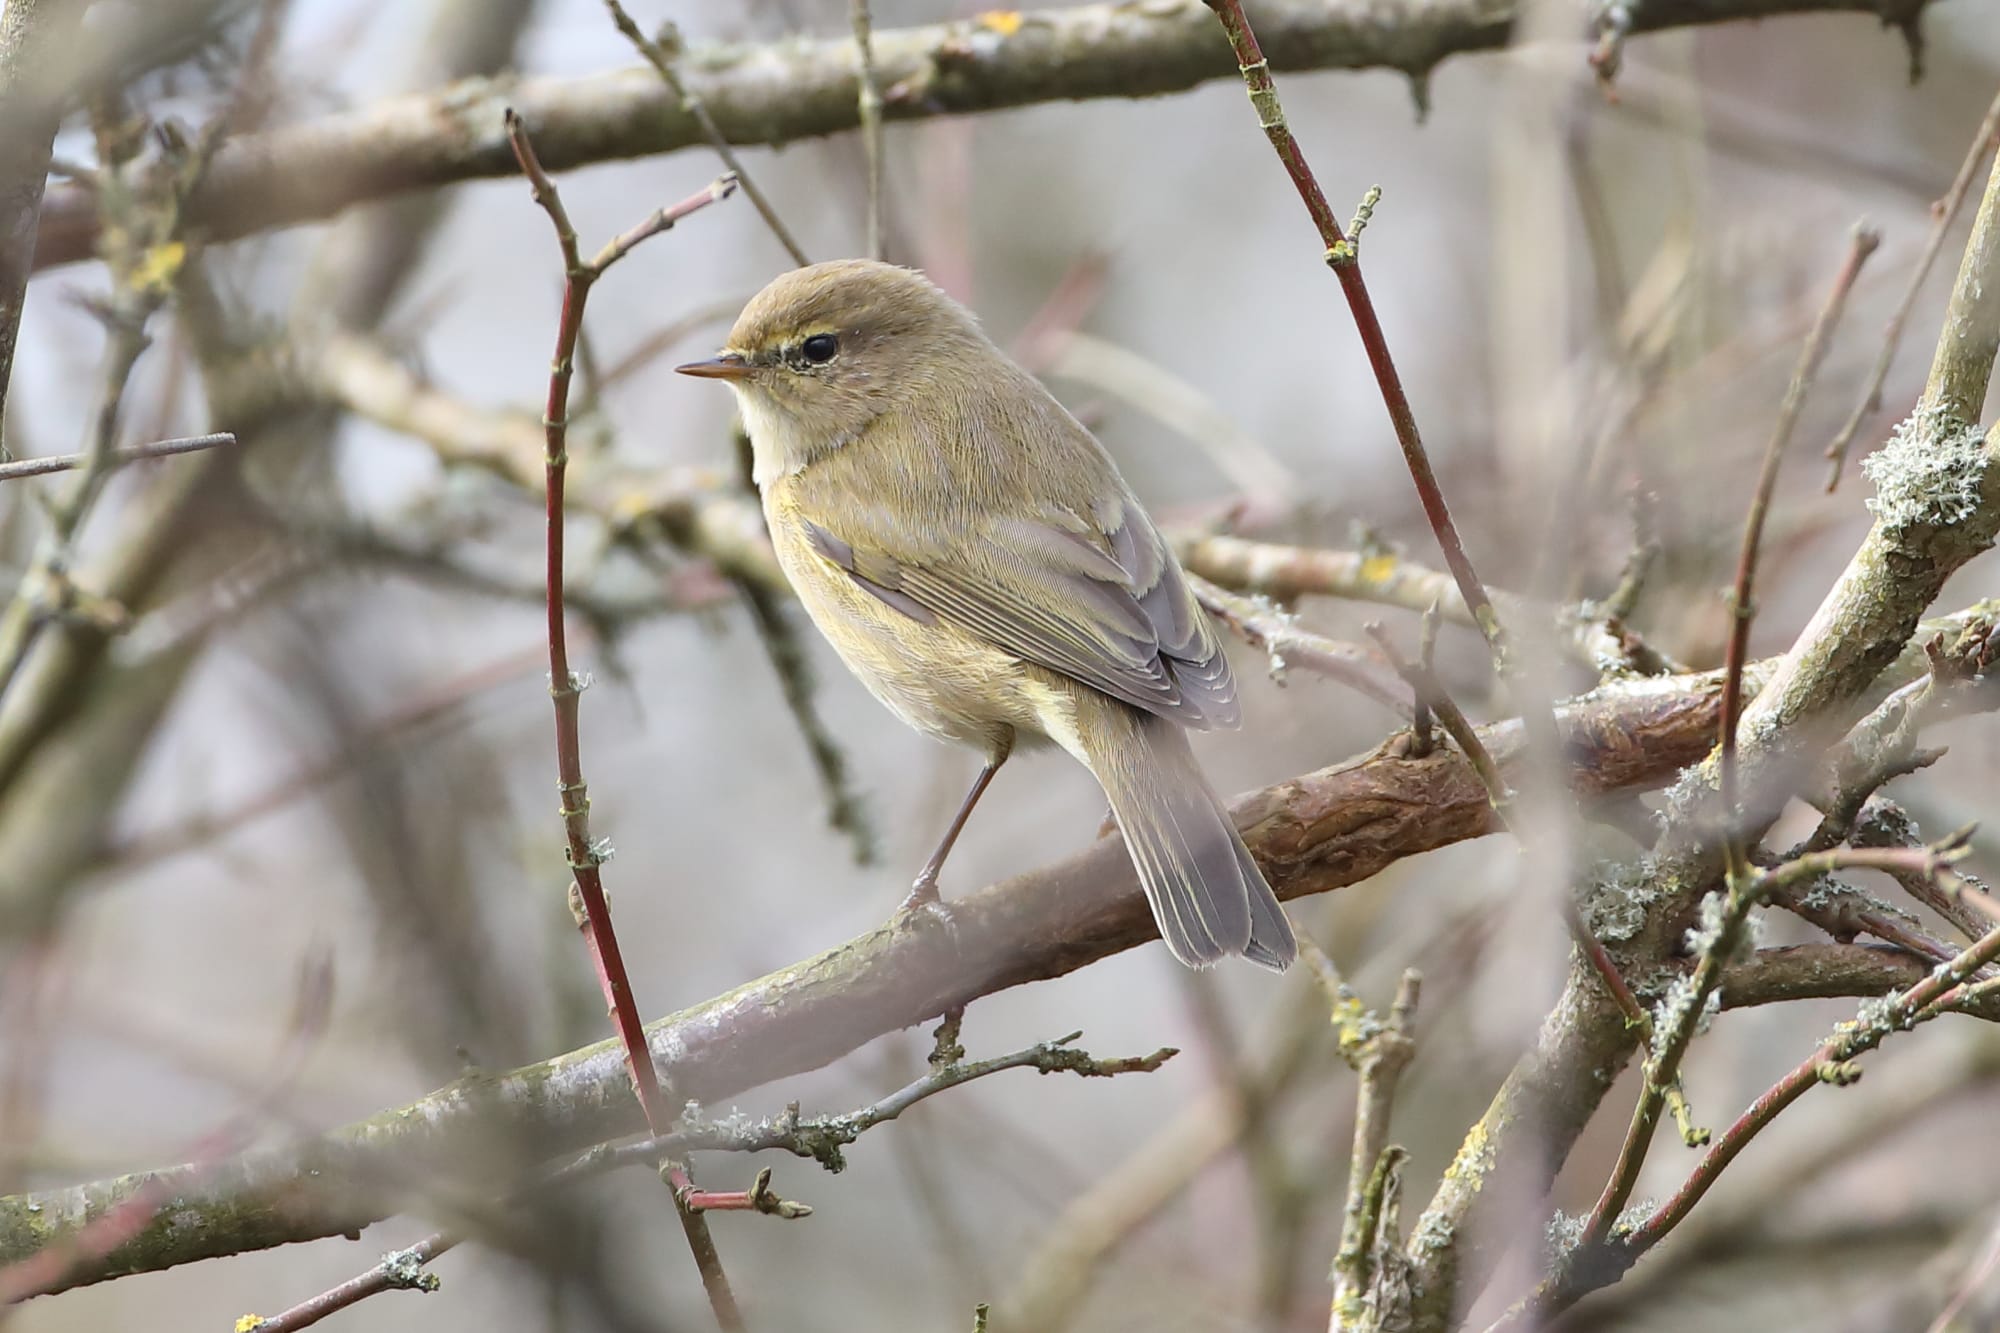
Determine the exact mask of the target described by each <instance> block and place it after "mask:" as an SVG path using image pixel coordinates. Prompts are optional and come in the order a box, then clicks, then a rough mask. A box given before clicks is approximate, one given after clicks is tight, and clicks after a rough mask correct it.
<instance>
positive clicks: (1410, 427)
mask: <svg viewBox="0 0 2000 1333" xmlns="http://www.w3.org/2000/svg"><path fill="white" fill-rule="evenodd" d="M1204 3H1206V4H1207V5H1208V7H1209V8H1210V9H1212V10H1214V11H1215V16H1216V18H1217V19H1219V20H1221V23H1222V30H1223V32H1224V33H1226V34H1227V35H1228V37H1229V45H1230V47H1231V49H1232V50H1234V51H1235V52H1236V63H1237V65H1238V67H1239V68H1240V69H1241V70H1242V72H1243V84H1244V87H1245V88H1247V89H1248V90H1249V93H1250V104H1251V106H1252V107H1254V108H1255V109H1256V112H1257V123H1258V124H1259V125H1261V126H1262V127H1263V129H1264V134H1265V136H1266V137H1267V138H1269V139H1270V141H1271V147H1272V148H1273V149H1274V150H1275V151H1276V152H1277V155H1278V161H1279V162H1280V163H1281V164H1282V165H1283V167H1284V169H1285V174H1286V175H1288V176H1290V177H1291V180H1292V186H1293V188H1294V189H1296V190H1297V191H1298V195H1299V199H1300V200H1301V201H1302V202H1303V203H1304V204H1305V206H1306V212H1307V213H1309V214H1311V216H1312V221H1313V226H1314V227H1315V228H1316V229H1317V230H1318V232H1319V238H1320V243H1321V244H1322V245H1324V246H1325V247H1326V262H1327V266H1328V267H1329V268H1331V269H1332V270H1333V273H1334V276H1335V277H1336V278H1338V279H1339V280H1340V289H1341V292H1342V293H1343V294H1344V295H1345V296H1346V297H1347V304H1348V308H1349V309H1350V310H1351V311H1352V312H1353V315H1354V327H1355V329H1356V331H1357V332H1358V333H1359V334H1360V335H1361V346H1362V348H1363V349H1364V350H1365V351H1366V352H1367V354H1368V364H1369V367H1370V368H1371V369H1372V370H1373V371H1374V372H1375V383H1376V384H1377V386H1378V387H1380V389H1381V391H1382V401H1383V403H1384V405H1386V406H1387V407H1388V409H1389V421H1390V424H1391V425H1393V426H1394V427H1395V431H1396V443H1397V444H1399V445H1400V446H1402V450H1403V461H1404V463H1406V464H1407V465H1408V466H1409V469H1410V479H1411V480H1412V481H1413V482H1415V483H1416V487H1417V498H1418V500H1419V501H1420V502H1421V503H1422V504H1423V509H1424V517H1425V518H1426V519H1428V520H1429V521H1430V525H1431V531H1432V532H1433V533H1434V534H1435V535H1436V537H1437V542H1438V549H1439V550H1440V551H1442V552H1443V553H1444V562H1445V565H1446V567H1447V568H1449V569H1450V570H1451V576H1452V578H1453V580H1454V581H1455V582H1456V583H1457V584H1458V591H1459V595H1460V596H1462V597H1463V598H1464V599H1465V605H1466V607H1467V608H1468V609H1469V610H1470V611H1471V613H1472V619H1473V623H1474V624H1476V625H1477V626H1478V627H1479V632H1480V633H1481V634H1483V635H1484V636H1485V637H1486V641H1487V643H1488V644H1489V645H1491V647H1492V649H1493V652H1494V657H1495V660H1496V661H1502V662H1504V659H1505V658H1506V655H1507V639H1506V632H1505V630H1504V629H1503V628H1502V626H1501V624H1500V616H1499V613H1498V612H1496V611H1495V610H1494V609H1493V602H1492V599H1491V598H1490V597H1488V596H1487V594H1486V586H1485V584H1483V583H1481V582H1480V579H1479V574H1478V571H1476V570H1475V569H1474V568H1473V566H1472V559H1471V557H1470V556H1468V555H1467V554H1466V553H1465V544H1464V542H1462V541H1461V540H1459V535H1458V527H1457V525H1456V524H1454V523H1453V522H1452V520H1451V510H1450V509H1449V508H1448V507H1447V506H1446V505H1445V500H1444V492H1443V490H1442V489H1440V488H1439V486H1438V481H1437V474H1436V473H1435V472H1433V471H1432V470H1431V462H1430V457H1429V455H1427V454H1426V453H1425V452H1424V444H1423V439H1422V438H1421V437H1420V436H1419V435H1418V434H1417V418H1416V414H1415V412H1414V411H1412V410H1411V408H1410V400H1409V397H1408V395H1406V394H1405V393H1404V392H1403V382H1402V378H1401V376H1399V375H1398V374H1397V372H1396V363H1395V360H1394V359H1393V358H1392V357H1391V356H1390V355H1389V341H1388V338H1387V337H1386V336H1385V335H1384V334H1383V332H1382V322H1381V320H1379V319H1378V318H1377V317H1376V315H1375V303H1374V301H1373V299H1372V298H1371V297H1370V296H1369V295H1368V285H1367V283H1366V282H1365V281H1363V279H1362V276H1361V260H1360V256H1359V254H1357V253H1356V252H1355V249H1354V246H1353V243H1352V242H1351V241H1350V240H1349V239H1348V237H1347V236H1346V234H1345V233H1343V232H1342V231H1341V228H1340V221H1339V219H1338V218H1336V217H1335V216H1334V214H1333V209H1332V208H1331V207H1330V206H1329V205H1328V204H1327V202H1326V195H1325V193H1324V192H1323V191H1321V189H1320V186H1319V181H1318V180H1317V179H1315V178H1314V176H1313V172H1312V168H1311V167H1310V166H1308V165H1307V164H1306V159H1305V155H1304V154H1303V153H1302V152H1301V151H1300V150H1299V145H1298V141H1297V140H1296V139H1294V138H1293V137H1292V131H1291V128H1290V126H1288V125H1287V124H1286V122H1285V112H1284V108H1283V106H1282V105H1280V104H1279V101H1278V85H1277V83H1276V81H1275V80H1273V79H1272V77H1271V66H1270V62H1268V61H1267V60H1265V58H1264V53H1263V51H1262V50H1261V49H1260V48H1259V47H1258V45H1257V34H1256V33H1254V32H1253V31H1251V28H1250V20H1249V19H1248V18H1247V17H1246V16H1245V15H1244V13H1243V4H1242V0H1204Z"/></svg>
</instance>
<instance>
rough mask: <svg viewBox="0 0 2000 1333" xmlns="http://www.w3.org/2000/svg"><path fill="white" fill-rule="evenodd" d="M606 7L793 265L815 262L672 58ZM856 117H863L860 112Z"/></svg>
mask: <svg viewBox="0 0 2000 1333" xmlns="http://www.w3.org/2000/svg"><path fill="white" fill-rule="evenodd" d="M604 7H605V8H606V9H608V10H609V11H611V21H612V22H613V23H615V24H617V25H618V31H619V32H621V33H623V34H624V35H625V40H626V41H628V42H630V43H632V46H633V49H635V50H637V51H638V53H639V54H640V55H642V56H644V57H645V58H646V63H647V64H649V65H651V66H652V67H653V68H654V69H655V70H657V71H658V72H659V75H660V79H661V81H662V82H664V83H665V84H666V85H667V87H668V88H669V89H671V90H672V92H673V95H674V98H675V100H677V101H678V102H679V103H680V105H681V109H682V110H684V111H686V112H687V113H688V114H689V115H690V116H693V117H694V119H695V123H696V124H697V125H699V126H701V133H702V137H703V138H705V139H707V140H708V142H709V144H710V146H712V147H713V148H714V149H715V155H716V156H717V157H719V158H721V159H722V165H723V166H724V167H727V168H728V169H729V174H730V175H731V176H733V177H735V179H736V180H737V181H738V182H739V183H741V185H742V186H743V194H744V196H745V197H746V198H748V199H749V200H750V203H751V206H752V207H754V208H755V209H756V210H757V216H758V217H761V218H763V219H764V225H765V226H767V227H769V228H770V229H771V234H772V235H773V236H775V237H777V238H778V244H779V245H782V246H784V247H785V253H786V254H788V255H790V256H791V257H792V262H793V263H794V264H797V265H798V266H799V267H801V268H804V267H805V266H806V265H807V264H809V263H811V262H812V261H811V260H809V259H807V258H806V252H805V251H804V250H801V249H800V248H799V243H798V242H797V241H795V240H793V239H792V233H791V232H790V231H789V230H787V229H786V227H785V224H784V222H783V221H782V220H781V219H780V218H779V217H778V211H777V210H776V209H775V208H773V207H771V201H770V200H769V199H768V198H766V197H765V195H764V192H763V191H762V190H760V189H758V188H757V182H756V181H754V180H752V179H751V178H750V174H749V173H748V172H746V171H745V170H744V169H743V162H742V160H741V159H740V158H738V157H737V156H736V150H735V149H734V148H733V147H731V146H730V142H729V136H727V135H725V134H724V133H723V132H722V128H721V127H720V126H718V125H717V124H716V123H715V117H714V116H712V115H710V114H709V111H708V105H707V103H705V102H704V101H702V99H701V97H700V96H699V95H698V94H697V93H696V92H695V91H694V89H693V88H692V87H691V86H690V85H689V83H688V81H687V80H686V79H683V78H682V77H681V75H680V71H679V70H678V69H676V68H675V67H674V60H673V57H672V56H671V55H670V54H668V52H667V51H666V50H665V49H664V48H663V47H662V46H661V44H660V42H659V41H655V40H654V39H653V38H651V37H648V36H647V35H646V34H645V33H644V32H642V31H641V30H640V28H639V25H638V24H637V23H636V22H634V21H633V18H632V16H631V15H630V14H628V13H626V12H625V6H624V5H622V4H620V3H619V2H618V0H604ZM663 37H664V40H666V41H667V42H668V43H670V44H673V45H676V46H677V45H678V44H679V41H680V37H679V34H678V33H677V32H675V31H674V30H673V29H672V28H671V27H669V28H668V29H666V30H665V32H664V34H663ZM856 114H857V115H858V114H860V112H859V110H858V109H857V111H856Z"/></svg>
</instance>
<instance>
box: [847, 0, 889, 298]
mask: <svg viewBox="0 0 2000 1333" xmlns="http://www.w3.org/2000/svg"><path fill="white" fill-rule="evenodd" d="M848 17H849V18H850V19H851V20H852V21H853V24H854V65H855V71H856V75H857V78H858V80H859V82H860V85H861V86H860V89H859V92H858V94H857V95H858V97H859V99H860V114H861V146H862V149H863V151H864V152H866V153H867V154H868V257H869V258H870V259H880V258H881V257H882V254H883V249H882V247H883V237H882V89H881V87H880V86H879V85H878V84H877V82H876V79H875V35H874V29H875V25H874V21H873V20H872V19H871V18H870V17H869V14H868V0H848Z"/></svg>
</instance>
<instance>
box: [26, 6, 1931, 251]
mask: <svg viewBox="0 0 2000 1333" xmlns="http://www.w3.org/2000/svg"><path fill="white" fill-rule="evenodd" d="M1927 3H1928V0H1653V2H1652V3H1649V4H1646V5H1643V6H1635V7H1634V11H1633V22H1632V27H1631V31H1632V32H1634V33H1640V32H1652V31H1657V30H1660V29H1665V28H1677V27H1685V26H1690V25H1697V24H1714V23H1725V22H1731V21H1739V20H1749V19H1764V18H1773V17H1777V16H1779V15H1784V14H1820V13H1850V14H1865V15H1871V16H1873V17H1875V18H1878V19H1882V20H1884V21H1887V22H1891V23H1894V24H1897V25H1898V26H1902V27H1905V28H1907V29H1911V30H1913V29H1914V25H1915V23H1916V21H1917V18H1918V16H1919V15H1920V14H1921V13H1922V12H1923V10H1924V8H1925V6H1926V4H1927ZM1521 8H1522V6H1521V5H1520V3H1519V0H1433V2H1432V3H1428V4H1424V5H1420V6H1408V7H1404V8H1401V9H1398V10H1395V11H1391V12H1390V13H1389V15H1388V16H1387V17H1385V11H1384V10H1383V9H1382V8H1381V6H1379V5H1377V4H1374V3H1372V0H1266V2H1265V3H1263V4H1260V5H1258V6H1257V30H1258V32H1259V34H1260V35H1261V37H1262V39H1263V45H1264V47H1265V51H1266V54H1267V55H1268V57H1269V58H1270V61H1271V64H1272V68H1274V69H1277V70H1280V71H1283V70H1304V69H1390V70H1399V71H1401V72H1403V73H1404V74H1407V75H1409V76H1410V77H1411V78H1412V79H1413V80H1417V81H1422V80H1424V79H1426V78H1427V77H1428V76H1429V74H1430V71H1431V70H1432V69H1434V68H1435V67H1436V66H1437V65H1438V63H1439V62H1441V61H1443V60H1445V59H1446V58H1448V57H1450V56H1453V55H1458V54H1463V53H1467V52H1473V51H1490V50H1497V49H1499V48H1500V47H1503V46H1505V45H1506V44H1507V42H1508V40H1509V38H1510V37H1511V36H1512V33H1513V29H1514V23H1515V19H1516V17H1517V16H1518V14H1519V13H1520V11H1521ZM871 48H872V53H873V55H874V62H875V77H876V80H877V82H878V84H879V86H880V87H881V89H882V104H883V105H882V114H883V118H884V119H886V120H910V119H918V118H924V117H931V116H944V115H958V114H964V113H966V112H977V111H998V110H1002V109H1005V108H1008V107H1017V106H1028V105H1032V104H1035V103H1039V102H1052V101H1063V100H1078V99H1083V98H1097V97H1118V98H1129V97H1145V96H1152V95H1157V94H1160V93H1172V92H1181V91H1184V90H1186V89H1188V88H1192V87H1194V86H1196V85H1197V84H1201V83H1205V82H1208V81H1209V80H1212V79H1220V78H1233V77H1235V76H1236V67H1235V65H1234V64H1233V63H1232V61H1231V60H1230V56H1229V49H1228V46H1227V44H1226V43H1224V42H1223V41H1222V40H1221V37H1220V34H1218V33H1217V32H1216V30H1215V24H1214V20H1213V19H1212V18H1211V17H1210V16H1209V13H1208V11H1207V10H1206V9H1205V8H1203V6H1202V5H1201V4H1200V3H1199V0H1150V2H1149V3H1147V4H1142V5H1135V4H1094V5H1079V6H1077V7H1075V8H1070V9H1054V10H1042V11H1034V12H1028V13H1019V14H1017V13H1012V12H1008V13H1003V14H1001V15H999V16H997V18H987V17H978V18H972V19H967V20H963V21H960V22H954V23H939V24H930V25H926V26H923V27H914V28H898V29H884V30H879V31H876V32H875V33H874V34H873V41H872V42H871ZM679 70H680V73H681V76H682V78H683V79H684V80H685V81H686V84H687V87H688V89H689V91H690V92H692V93H694V94H695V95H696V96H697V97H699V98H700V100H701V102H702V104H703V105H704V106H705V107H706V108H707V110H708V112H709V114H710V115H711V116H712V117H713V118H714V121H715V124H716V127H717V129H718V131H719V133H720V134H721V136H722V137H723V138H724V139H726V140H727V141H728V142H730V143H732V144H785V143H791V142H794V141H796V140H799V139H806V138H813V137H815V136H819V135H826V134H835V133H839V132H841V131H845V130H852V129H855V128H856V127H857V126H858V125H859V124H860V120H861V110H860V105H861V99H860V84H859V77H858V73H857V71H856V69H855V60H854V47H853V43H852V42H851V41H848V40H846V39H845V38H841V39H828V40H821V41H805V40H797V39H792V40H787V41H784V42H782V43H778V44H773V45H770V46H709V47H696V48H694V49H693V50H691V51H689V52H687V53H686V55H685V56H684V57H683V58H682V60H681V62H680V66H679ZM509 105H511V106H513V107H515V108H516V109H517V110H519V112H520V113H521V116H522V118H523V119H524V120H525V121H526V122H527V125H528V129H529V131H530V132H531V133H532V134H533V135H534V136H535V143H536V146H537V147H538V148H539V149H540V151H541V153H542V158H543V161H544V162H545V163H546V164H547V165H548V167H549V169H550V170H551V171H562V170H568V169H570V168H573V167H580V166H585V165H588V164H590V163H593V162H604V161H610V160H613V159H618V158H631V157H642V156H647V155H650V154H654V153H666V152H673V151H675V150H677V149H683V148H689V147H692V146H695V145H698V144H705V143H706V142H707V139H706V137H705V136H704V134H703V132H702V128H701V126H700V124H699V123H698V122H697V121H696V119H695V117H694V116H693V115H692V114H691V113H690V112H689V111H688V110H687V109H686V108H685V107H683V106H682V105H681V104H680V99H678V98H676V97H675V96H674V95H673V93H672V91H671V90H670V89H668V88H666V87H665V86H663V85H662V84H661V82H660V80H659V78H658V76H657V75H656V74H655V73H654V72H653V71H652V70H650V69H645V68H631V69H621V70H615V71H610V72H607V73H603V74H594V75H587V76H584V77H582V78H568V79H556V78H537V79H490V80H477V81H469V82H466V83H461V84H456V85H453V86H451V87H449V88H443V89H438V90H435V91H433V92H429V93H423V94H418V95H415V96H409V97H401V98H392V99H386V100H383V101H380V102H377V103H374V104H372V105H370V106H366V107H362V108H359V109H357V110H354V111H349V112H343V113H340V114H337V115H331V116H326V117H322V118H320V119H317V120H311V121H307V122H304V123H302V124H298V125H292V126H287V127H285V128H283V129H280V130H273V131H271V132H269V133H266V134H262V135H258V136H255V137H253V138H249V139H246V140H244V141H243V142H241V143H239V144H236V145H233V146H232V147H230V148H229V149H227V150H226V151H225V152H224V153H223V154H222V155H221V156H220V157H219V158H218V159H217V161H216V164H215V172H214V173H213V175H212V176H211V177H210V179H209V180H208V181H207V182H206V183H205V184H204V186H203V188H202V190H201V191H200V192H199V193H198V194H197V195H196V197H195V199H194V201H193V212H192V215H191V220H192V221H193V222H194V223H195V224H197V225H198V226H200V227H202V228H203V229H204V231H205V233H206V234H207V235H208V236H209V238H210V239H211V240H214V241H224V240H231V239H234V238H236V237H239V236H247V235H250V234H251V233H253V232H259V231H265V230H269V229H270V228H273V227H282V226H289V225H292V224H295V223H300V222H308V221H312V220H315V219H318V218H326V217H331V216H333V215H334V214H336V213H338V212H340V211H341V210H342V209H345V208H348V207H351V206H352V205H354V204H357V203H361V202H363V201H366V200H370V199H381V198H385V197H387V196H390V195H394V194H400V193H402V192H405V191H409V190H421V189H427V188H435V187H437V186H440V185H448V184H452V183H454V182H457V181H465V180H474V179H479V178H483V177H494V176H504V175H508V174H511V172H512V170H513V159H512V156H511V154H510V153H509V151H508V148H507V144H506V140H505V138H504V137H503V136H502V135H501V134H500V133H499V132H498V131H497V129H496V128H495V127H496V126H497V125H498V124H499V123H500V112H501V109H502V108H503V107H505V106H509ZM95 228H96V222H95V218H94V216H93V214H92V210H91V207H90V204H89V202H88V200H87V199H86V198H85V197H84V196H83V195H82V194H81V193H80V192H77V191H74V190H71V189H67V188H65V189H62V190H58V191H55V192H52V193H51V195H50V197H49V200H48V202H47V205H46V206H45V208H44V210H43V225H42V234H41V241H40V245H39V248H38V250H37V252H36V263H37V265H42V266H46V265H48V264H60V263H71V262H74V261H76V260H79V259H85V258H88V257H89V255H90V254H91V247H92V242H93V237H94V235H95Z"/></svg>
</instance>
